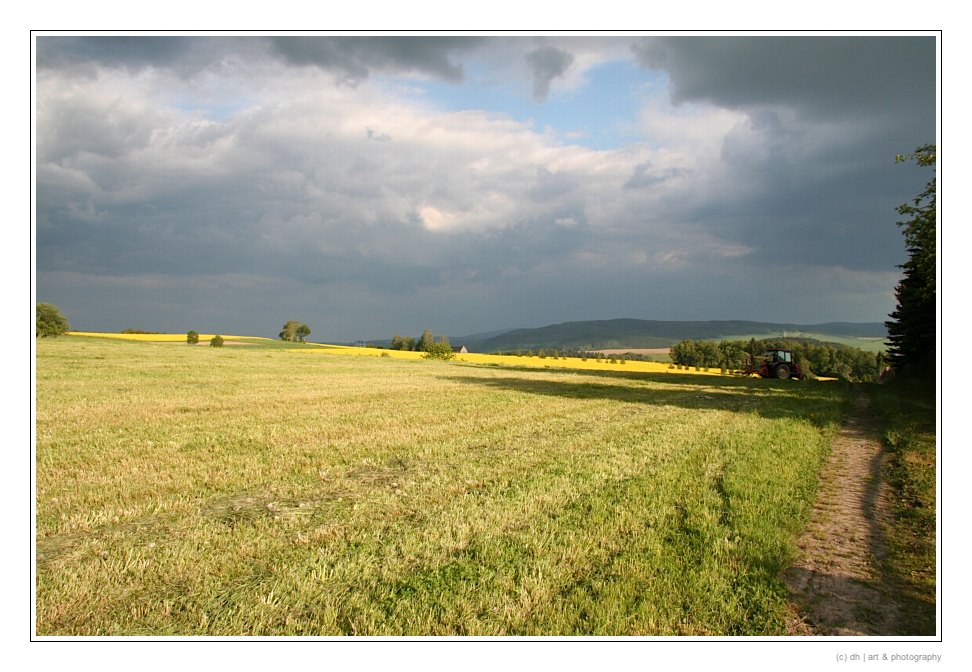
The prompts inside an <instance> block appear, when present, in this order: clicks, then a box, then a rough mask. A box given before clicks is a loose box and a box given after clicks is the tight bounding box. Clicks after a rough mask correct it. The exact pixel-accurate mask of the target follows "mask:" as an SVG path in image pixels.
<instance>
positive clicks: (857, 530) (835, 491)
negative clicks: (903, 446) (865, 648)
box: [784, 395, 903, 636]
mask: <svg viewBox="0 0 972 672" xmlns="http://www.w3.org/2000/svg"><path fill="white" fill-rule="evenodd" d="M867 406H868V399H867V398H866V397H865V396H864V395H861V396H860V397H859V398H858V399H857V402H856V404H855V408H854V411H853V412H852V414H851V417H849V418H848V419H847V421H846V422H845V424H844V426H843V428H842V429H841V431H840V434H839V435H838V436H837V438H836V439H835V440H834V444H833V448H832V452H831V455H830V457H829V458H828V461H827V464H826V465H825V467H824V469H823V471H822V472H821V476H820V478H821V483H820V491H819V494H818V496H817V502H816V504H815V506H814V511H813V514H812V518H811V522H810V525H809V526H808V527H807V530H806V532H805V533H804V536H803V538H802V539H801V540H800V542H799V544H798V548H799V551H798V560H797V562H796V563H795V564H794V565H793V566H792V567H790V568H789V569H788V570H787V571H786V572H785V573H784V580H785V581H786V584H787V587H788V588H789V590H790V594H791V600H792V603H793V607H794V612H795V617H794V623H793V624H792V634H794V635H871V636H880V635H893V634H899V622H900V621H901V616H902V613H903V611H902V609H903V607H902V601H901V598H900V596H899V595H897V594H896V593H895V591H894V590H893V588H892V587H890V586H888V585H886V584H885V583H884V582H883V581H882V579H881V573H880V569H879V564H880V560H881V558H882V557H884V555H885V553H886V544H885V529H886V527H887V525H888V524H889V522H890V520H891V518H890V513H889V512H890V505H889V503H888V496H887V490H888V488H887V484H886V483H884V482H883V481H882V479H881V472H882V469H881V467H882V464H883V461H884V448H883V445H882V444H881V442H880V440H879V439H878V438H877V430H876V428H875V427H874V426H873V424H872V422H871V421H869V420H868V417H867V413H866V411H867Z"/></svg>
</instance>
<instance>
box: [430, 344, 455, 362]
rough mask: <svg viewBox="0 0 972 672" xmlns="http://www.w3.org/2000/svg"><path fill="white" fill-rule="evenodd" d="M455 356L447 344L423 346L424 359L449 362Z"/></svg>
mask: <svg viewBox="0 0 972 672" xmlns="http://www.w3.org/2000/svg"><path fill="white" fill-rule="evenodd" d="M455 356H456V353H454V352H453V351H452V346H451V345H450V344H449V343H448V342H445V343H429V344H428V345H426V346H425V354H424V355H422V357H424V358H425V359H442V360H450V359H452V358H454V357H455Z"/></svg>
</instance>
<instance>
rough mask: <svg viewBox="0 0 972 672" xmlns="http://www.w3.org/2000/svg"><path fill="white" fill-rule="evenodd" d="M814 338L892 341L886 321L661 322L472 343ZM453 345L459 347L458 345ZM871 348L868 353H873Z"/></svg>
mask: <svg viewBox="0 0 972 672" xmlns="http://www.w3.org/2000/svg"><path fill="white" fill-rule="evenodd" d="M784 335H785V336H789V337H803V338H813V339H816V340H820V341H828V340H829V341H833V342H838V343H845V344H853V345H858V347H861V346H860V344H858V343H857V341H858V340H860V341H862V342H864V343H868V342H869V343H871V344H872V345H873V348H880V347H881V344H882V343H883V341H884V339H886V338H887V329H886V328H885V326H884V324H883V323H881V322H867V323H858V322H827V323H824V324H778V323H772V322H749V321H745V320H723V321H718V320H716V321H708V322H669V321H658V320H635V319H618V320H594V321H584V322H563V323H561V324H551V325H548V326H546V327H539V328H537V329H513V330H510V331H506V332H503V333H500V334H498V335H496V336H492V337H488V338H484V339H482V340H477V341H475V342H472V343H467V344H466V346H467V347H468V348H469V349H470V350H471V351H474V352H496V351H506V350H537V349H540V348H560V349H577V350H604V349H610V348H667V347H670V346H671V345H672V344H674V343H677V342H678V341H681V340H685V339H691V340H723V339H749V338H774V337H775V338H781V337H783V336H784ZM454 343H458V341H455V342H454ZM873 348H868V349H873Z"/></svg>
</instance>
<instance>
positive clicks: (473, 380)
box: [449, 369, 847, 426]
mask: <svg viewBox="0 0 972 672" xmlns="http://www.w3.org/2000/svg"><path fill="white" fill-rule="evenodd" d="M527 371H529V372H530V373H532V374H537V373H539V374H540V376H542V377H537V376H536V375H534V376H530V377H527V376H522V377H520V376H496V377H480V376H475V377H473V376H450V377H449V380H452V381H454V382H458V383H462V384H468V385H476V386H480V387H492V388H497V389H503V390H510V391H513V392H519V393H523V394H530V395H536V396H548V397H560V398H567V399H585V400H604V399H606V400H611V401H618V402H624V403H629V404H645V405H653V406H676V407H679V408H685V409H691V410H720V411H733V412H740V413H757V414H759V415H760V416H762V417H766V418H771V419H776V418H805V419H808V420H810V421H811V422H813V423H814V424H816V425H818V426H823V425H826V424H829V423H830V422H832V421H833V419H834V416H835V407H836V406H840V405H842V403H843V402H844V401H845V400H846V398H847V397H846V394H844V390H843V387H842V386H840V385H839V384H831V383H816V382H810V381H770V380H759V379H754V378H741V377H731V376H724V377H719V376H705V375H699V376H693V375H691V374H650V373H649V374H646V373H634V372H632V373H628V372H619V371H594V372H588V371H584V372H574V371H557V370H544V371H540V372H538V371H537V370H536V369H524V372H527Z"/></svg>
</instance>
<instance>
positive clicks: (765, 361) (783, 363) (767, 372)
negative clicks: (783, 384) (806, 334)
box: [751, 350, 803, 380]
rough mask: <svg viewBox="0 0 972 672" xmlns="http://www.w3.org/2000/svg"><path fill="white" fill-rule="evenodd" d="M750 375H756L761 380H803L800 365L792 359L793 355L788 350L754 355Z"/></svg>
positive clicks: (769, 351)
mask: <svg viewBox="0 0 972 672" xmlns="http://www.w3.org/2000/svg"><path fill="white" fill-rule="evenodd" d="M751 372H752V373H758V374H759V375H760V377H761V378H779V379H780V380H786V379H788V378H796V379H797V380H800V379H801V378H803V371H802V370H801V369H800V365H799V364H797V363H796V362H795V361H794V359H793V353H792V352H791V351H789V350H768V351H766V352H764V353H762V354H760V355H756V357H755V358H754V361H753V365H752V367H751Z"/></svg>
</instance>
